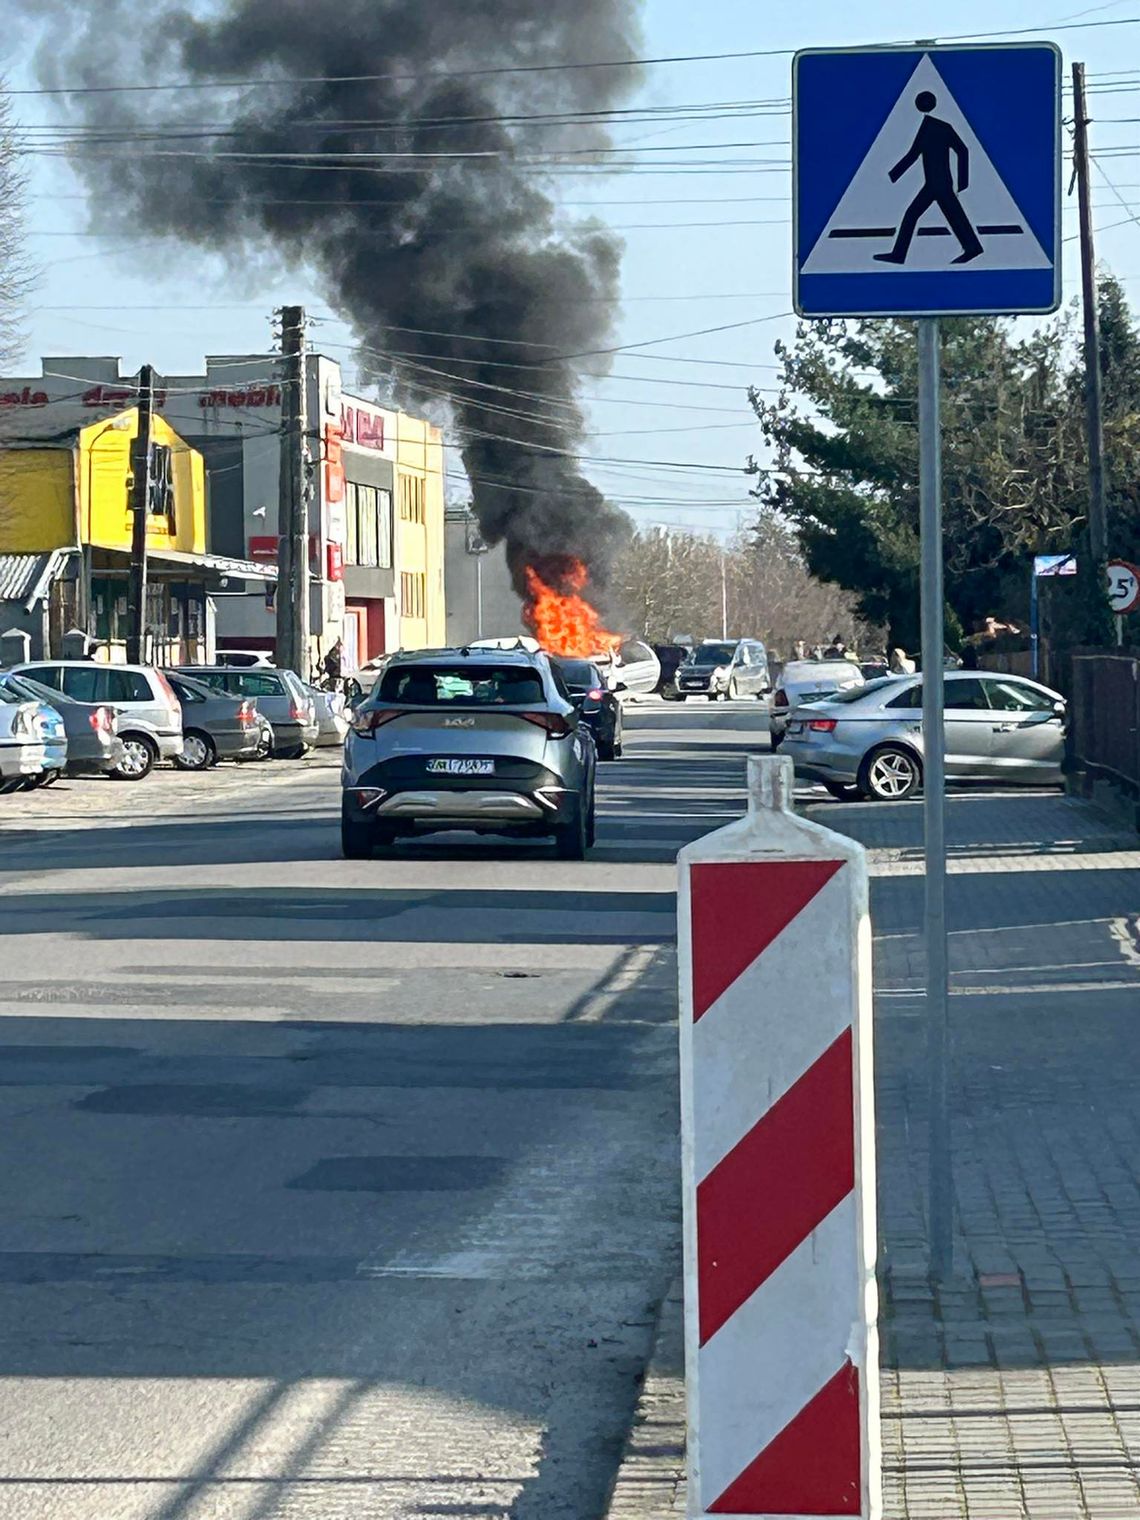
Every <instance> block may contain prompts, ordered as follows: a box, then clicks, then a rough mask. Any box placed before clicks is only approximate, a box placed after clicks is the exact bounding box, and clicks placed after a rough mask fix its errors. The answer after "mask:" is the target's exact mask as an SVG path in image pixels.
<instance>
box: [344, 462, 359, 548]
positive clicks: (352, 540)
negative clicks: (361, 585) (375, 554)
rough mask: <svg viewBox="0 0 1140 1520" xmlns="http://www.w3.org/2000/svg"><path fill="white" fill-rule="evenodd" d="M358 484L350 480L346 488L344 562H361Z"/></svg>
mask: <svg viewBox="0 0 1140 1520" xmlns="http://www.w3.org/2000/svg"><path fill="white" fill-rule="evenodd" d="M356 490H357V488H356V486H355V485H353V483H352V481H351V480H350V481H348V482H346V484H345V488H344V562H345V564H346V565H359V563H360V534H359V529H358V524H357V517H356V510H357V509H356Z"/></svg>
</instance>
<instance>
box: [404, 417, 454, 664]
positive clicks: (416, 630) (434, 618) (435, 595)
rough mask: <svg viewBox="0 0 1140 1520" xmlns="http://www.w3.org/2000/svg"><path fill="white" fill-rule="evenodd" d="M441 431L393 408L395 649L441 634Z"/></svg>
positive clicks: (437, 642)
mask: <svg viewBox="0 0 1140 1520" xmlns="http://www.w3.org/2000/svg"><path fill="white" fill-rule="evenodd" d="M443 513H444V470H443V435H442V433H441V432H440V430H439V428H437V427H436V426H435V425H434V424H433V423H430V422H425V421H423V420H422V419H420V418H418V417H409V416H408V415H407V414H406V413H404V412H400V413H399V414H398V426H397V430H396V503H395V519H396V567H397V572H398V575H399V581H398V585H397V594H398V601H399V620H400V634H399V647H400V648H401V649H425V648H426V649H430V648H438V647H440V646H441V645H443V644H444V643H446V640H447V614H446V610H445V606H444V584H443V560H444V552H443V534H444V527H443Z"/></svg>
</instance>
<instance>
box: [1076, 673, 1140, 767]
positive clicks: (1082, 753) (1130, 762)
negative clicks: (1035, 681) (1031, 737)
mask: <svg viewBox="0 0 1140 1520" xmlns="http://www.w3.org/2000/svg"><path fill="white" fill-rule="evenodd" d="M1071 670H1072V692H1071V715H1072V725H1073V747H1074V751H1075V755H1076V758H1077V760H1078V762H1079V763H1080V765H1081V766H1082V768H1083V769H1085V770H1087V771H1092V772H1094V773H1095V772H1099V773H1100V774H1102V775H1104V776H1107V777H1110V778H1111V779H1112V780H1114V781H1121V782H1124V783H1125V784H1126V785H1127V786H1128V787H1130V788H1134V789H1136V790H1137V791H1140V654H1136V653H1133V652H1129V651H1126V650H1120V651H1119V652H1115V653H1111V652H1108V651H1104V650H1096V651H1081V650H1077V651H1075V652H1074V653H1073V655H1072V663H1071Z"/></svg>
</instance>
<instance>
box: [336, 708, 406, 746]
mask: <svg viewBox="0 0 1140 1520" xmlns="http://www.w3.org/2000/svg"><path fill="white" fill-rule="evenodd" d="M407 714H408V709H407V708H404V707H373V708H366V709H363V710H362V709H360V708H358V709H357V711H356V713H355V714H354V715H353V719H352V722H351V723H350V724H349V727H350V728H351V729H352V731H353V733H354V734H359V735H360V736H361V738H362V739H366V738H367V737H368V735H369V734H372V733H375V732H376V730H377V729H378V728H383V726H384V724H385V723H391V721H392V719H393V718H404V717H406V716H407Z"/></svg>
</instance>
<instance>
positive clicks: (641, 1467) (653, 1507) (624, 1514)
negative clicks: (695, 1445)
mask: <svg viewBox="0 0 1140 1520" xmlns="http://www.w3.org/2000/svg"><path fill="white" fill-rule="evenodd" d="M685 1432H686V1417H685V1333H684V1307H683V1299H682V1290H681V1280H680V1278H679V1277H678V1278H676V1279H675V1280H674V1282H673V1284H672V1286H671V1287H670V1289H669V1291H668V1293H667V1294H666V1295H665V1297H664V1299H663V1300H662V1302H661V1309H660V1311H659V1313H658V1316H657V1327H656V1330H655V1331H654V1338H653V1350H652V1353H651V1354H650V1358H649V1366H648V1367H647V1369H646V1372H645V1380H644V1382H643V1383H642V1385H641V1394H640V1396H639V1398H638V1400H637V1408H636V1409H635V1410H634V1414H633V1423H632V1425H631V1427H630V1432H629V1436H628V1438H627V1440H626V1444H625V1451H624V1452H623V1453H622V1459H621V1465H620V1466H619V1468H618V1474H617V1479H616V1481H615V1483H614V1486H613V1491H612V1492H611V1494H610V1502H609V1505H608V1506H607V1508H606V1510H605V1512H604V1514H603V1517H602V1520H677V1517H683V1516H684V1514H685V1508H686V1505H685Z"/></svg>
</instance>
